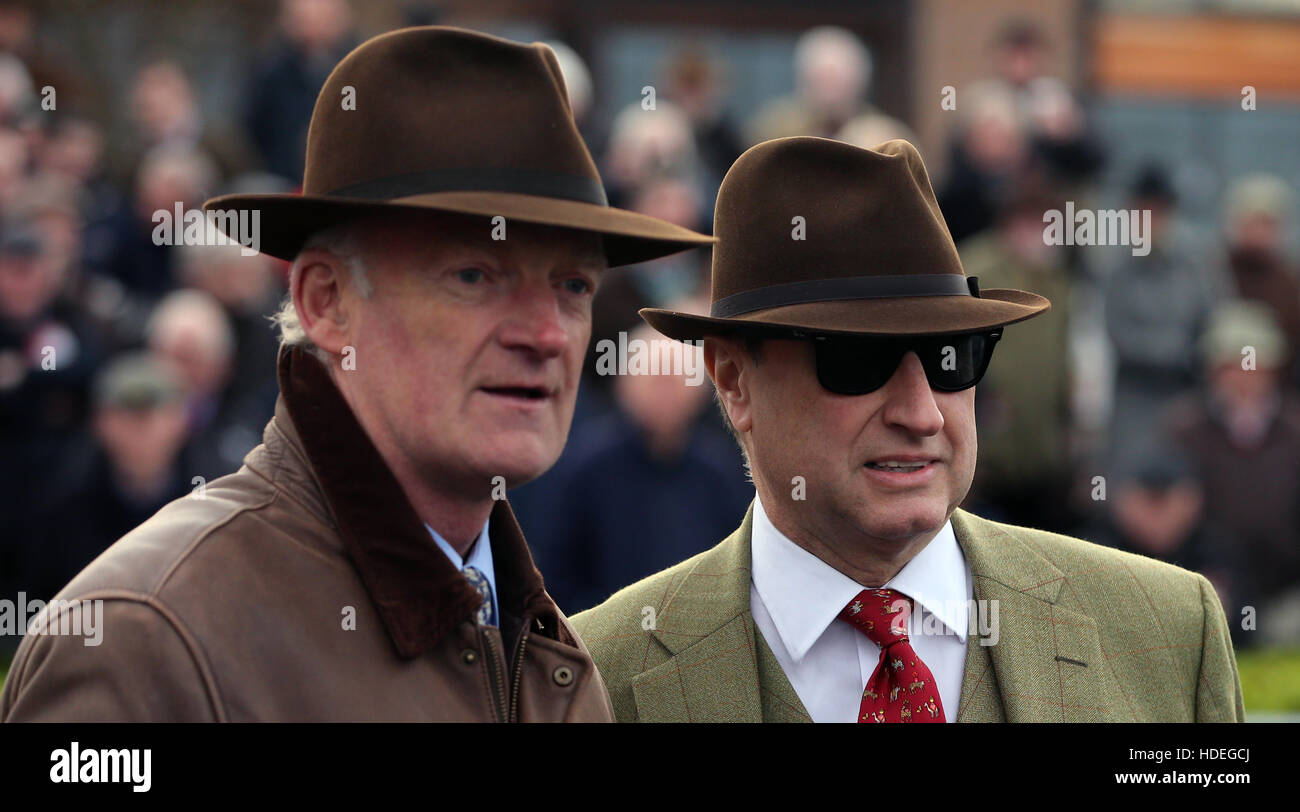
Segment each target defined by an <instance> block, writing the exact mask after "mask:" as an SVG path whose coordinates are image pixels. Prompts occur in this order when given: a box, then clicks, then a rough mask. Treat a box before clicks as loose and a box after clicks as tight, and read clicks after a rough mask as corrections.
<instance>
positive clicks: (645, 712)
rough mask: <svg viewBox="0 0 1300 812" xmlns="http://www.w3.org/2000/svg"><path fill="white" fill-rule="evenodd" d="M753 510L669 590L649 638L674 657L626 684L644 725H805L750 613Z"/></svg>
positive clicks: (805, 714)
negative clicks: (775, 722)
mask: <svg viewBox="0 0 1300 812" xmlns="http://www.w3.org/2000/svg"><path fill="white" fill-rule="evenodd" d="M753 519H754V512H753V506H752V505H751V506H750V509H749V511H748V512H747V513H746V514H745V520H744V522H743V523H742V524H741V526H740V528H739V529H738V530H737V531H736V532H734V533H732V534H731V535H730V536H728V537H727V538H726V539H725V540H724V541H723V542H722V543H721V544H719V545H718V546H717V547H714V548H713V549H712V550H710V551H708V552H707V553H704V554H703V555H701V556H700V557H699V559H698V561H697V562H696V564H695V566H694V567H691V568H690V569H689V570H687V571H686V573H685V575H683V576H682V577H681V578H680V579H677V580H675V581H674V582H673V583H671V584H669V586H668V589H667V591H666V593H665V594H664V598H663V600H662V601H661V602H660V605H659V607H658V608H656V616H655V618H654V629H653V631H652V634H653V635H654V636H655V638H656V639H657V640H658V641H659V642H660V643H662V644H663V645H664V647H665V648H667V649H668V650H669V651H670V652H671V653H672V657H671V658H670V659H668V660H667V661H666V662H664V663H662V664H660V665H659V666H657V667H655V668H652V669H650V670H649V671H646V672H644V673H642V674H640V675H638V676H637V677H636V678H635V679H634V680H633V682H632V690H633V694H634V695H635V697H636V706H637V717H638V719H639V720H640V721H643V722H763V721H811V720H810V718H809V717H808V712H807V711H806V710H804V707H803V704H802V703H801V702H799V697H798V696H797V695H796V694H795V692H794V688H793V687H791V685H790V681H789V680H788V679H786V676H785V674H784V672H782V671H781V666H780V665H779V664H778V663H777V661H776V657H775V656H774V655H773V654H772V651H771V649H770V648H768V646H767V643H766V642H765V641H764V640H763V639H762V636H761V635H759V633H758V631H757V629H756V628H755V626H754V616H753V614H751V612H750V605H749V585H750V557H749V556H750V532H751V528H752V526H753Z"/></svg>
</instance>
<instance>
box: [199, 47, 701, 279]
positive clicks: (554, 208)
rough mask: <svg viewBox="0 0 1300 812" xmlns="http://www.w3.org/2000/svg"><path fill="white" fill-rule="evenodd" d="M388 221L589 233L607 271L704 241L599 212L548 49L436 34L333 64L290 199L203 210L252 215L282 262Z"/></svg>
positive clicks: (250, 200)
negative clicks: (359, 226)
mask: <svg viewBox="0 0 1300 812" xmlns="http://www.w3.org/2000/svg"><path fill="white" fill-rule="evenodd" d="M394 208H400V209H414V210H433V211H441V212H449V213H456V214H468V215H482V216H484V217H489V218H491V217H496V216H501V217H504V218H506V221H507V222H509V221H513V220H518V221H522V222H526V223H536V224H540V225H546V226H556V227H560V228H569V229H577V230H580V231H586V232H594V233H597V234H600V235H601V236H602V240H603V243H604V249H605V254H606V259H607V260H608V263H609V264H610V265H611V266H614V265H625V264H628V263H633V262H642V261H645V260H648V259H654V258H655V257H660V256H664V255H666V254H671V253H674V252H677V251H681V250H683V249H686V248H691V247H694V246H698V245H707V244H710V243H712V242H713V239H712V238H711V237H708V236H706V235H703V234H697V233H696V232H694V231H691V230H690V229H686V228H682V227H681V226H677V225H674V224H673V223H669V222H665V221H663V220H659V219H657V218H654V217H649V216H646V215H643V214H638V213H636V212H631V211H624V210H621V209H615V208H611V207H610V206H609V203H608V201H607V200H606V198H605V191H604V186H603V185H602V183H601V180H600V175H599V173H598V172H597V171H596V165H595V163H594V162H593V161H592V159H591V154H590V153H589V152H588V151H587V147H586V144H584V143H583V140H582V137H581V136H580V135H579V134H578V128H577V125H576V124H575V123H574V120H573V114H572V112H571V110H570V108H569V99H568V94H567V92H566V91H565V85H564V78H563V77H562V76H561V74H560V67H559V63H558V61H557V60H556V57H555V52H554V51H552V50H551V49H550V48H549V47H548V46H546V45H545V44H543V43H533V44H531V45H524V44H521V43H517V42H511V41H509V40H505V39H500V38H498V37H493V36H489V35H487V34H480V33H477V32H473V31H467V30H464V29H459V28H450V27H446V26H421V27H416V28H403V29H399V30H397V31H391V32H389V33H387V34H382V35H380V36H378V37H375V38H373V39H370V40H367V41H366V42H364V43H362V44H361V45H359V46H357V48H356V49H355V50H353V51H352V52H351V53H350V54H348V55H347V56H346V57H344V58H343V60H342V61H341V62H339V64H338V65H337V66H336V67H335V68H334V70H333V72H332V73H330V75H329V78H328V79H326V80H325V85H324V87H322V88H321V91H320V95H319V96H318V97H317V99H316V107H315V109H314V111H313V112H312V117H311V125H310V127H309V128H308V133H307V155H306V169H305V172H304V177H303V189H302V193H301V194H260V195H243V194H237V195H224V196H221V197H216V198H213V199H211V200H208V201H207V202H206V203H204V204H203V209H204V211H209V212H211V211H215V210H220V211H231V210H234V211H238V210H259V211H260V214H259V219H260V231H261V234H260V235H259V238H260V239H259V244H258V245H257V246H255V247H257V248H258V249H259V250H261V251H262V252H263V253H266V254H271V255H272V256H276V257H280V258H282V259H293V258H294V256H295V255H296V254H297V253H298V251H299V249H300V248H301V247H302V245H303V243H304V242H305V241H306V239H307V238H308V237H309V236H310V235H311V234H313V233H315V232H316V231H319V230H321V229H323V228H326V227H328V226H331V225H334V224H337V223H340V222H343V221H346V220H349V219H352V218H355V217H357V216H359V215H366V214H372V213H382V212H384V211H391V210H392V209H394ZM217 222H218V223H219V224H220V223H221V222H222V221H221V220H220V219H218V221H217Z"/></svg>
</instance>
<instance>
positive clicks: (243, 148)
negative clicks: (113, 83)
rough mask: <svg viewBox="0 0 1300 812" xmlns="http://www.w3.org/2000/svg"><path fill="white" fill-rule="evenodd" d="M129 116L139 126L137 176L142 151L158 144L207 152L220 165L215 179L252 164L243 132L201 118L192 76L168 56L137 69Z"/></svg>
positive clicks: (165, 146) (155, 148)
mask: <svg viewBox="0 0 1300 812" xmlns="http://www.w3.org/2000/svg"><path fill="white" fill-rule="evenodd" d="M131 121H132V124H134V125H135V131H136V132H135V138H134V139H133V140H132V145H133V146H134V147H135V149H136V150H137V152H136V158H135V160H134V161H133V164H134V165H133V167H132V174H133V175H134V174H137V173H138V171H139V163H140V161H141V160H143V158H144V156H145V155H147V154H148V153H149V152H152V151H154V150H157V149H160V148H171V149H174V150H176V151H185V150H194V151H197V152H201V153H203V154H205V155H207V156H209V157H210V158H211V159H212V161H213V163H214V165H215V167H216V174H217V177H216V179H215V180H221V179H224V178H230V177H233V176H235V175H237V174H240V173H242V172H246V171H248V170H249V169H251V168H252V163H253V157H252V154H251V153H250V151H249V147H248V145H247V144H246V143H245V142H244V138H243V135H242V134H241V133H240V132H239V131H237V130H234V129H231V128H229V127H226V126H224V125H221V124H212V123H210V122H206V121H204V120H203V117H202V114H201V113H200V110H199V104H198V100H197V99H196V98H195V96H194V88H193V86H192V85H191V84H190V80H189V79H188V78H187V77H186V76H185V73H184V71H182V70H181V68H180V66H179V65H177V64H176V63H175V62H173V61H171V60H170V59H163V60H159V61H156V62H152V63H150V64H147V65H145V66H144V67H143V68H141V69H140V71H139V72H138V73H137V74H136V77H135V82H134V83H133V86H132V88H131Z"/></svg>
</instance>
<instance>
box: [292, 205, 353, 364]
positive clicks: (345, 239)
mask: <svg viewBox="0 0 1300 812" xmlns="http://www.w3.org/2000/svg"><path fill="white" fill-rule="evenodd" d="M357 231H358V229H357V228H356V225H355V224H354V223H342V224H339V225H336V226H330V227H329V228H326V229H323V230H321V231H318V232H316V233H315V234H313V235H311V236H310V237H308V238H307V241H306V242H305V243H303V246H302V248H301V249H299V251H298V256H297V257H296V258H295V259H294V261H293V265H292V266H291V267H290V268H289V278H290V280H291V283H290V286H289V287H290V290H289V293H287V294H286V295H285V297H284V301H283V302H282V303H281V304H280V309H279V311H278V312H276V314H275V315H273V316H271V321H272V322H274V323H275V326H276V327H277V328H278V329H279V331H280V346H282V347H285V346H289V347H302V348H304V349H306V350H307V351H308V352H310V353H311V354H312V355H315V356H316V357H317V358H319V359H320V360H321V361H324V362H326V363H329V360H330V359H329V357H328V355H327V354H326V352H325V351H324V350H322V349H321V348H320V347H317V346H316V345H315V344H314V343H313V342H312V340H311V339H310V338H308V337H307V331H306V330H304V329H303V327H302V321H301V320H299V318H298V311H297V309H296V308H295V307H294V306H293V285H292V280H294V279H296V278H297V276H298V274H300V273H302V269H303V259H302V252H303V251H307V250H309V249H313V248H318V249H320V250H322V251H328V252H329V253H331V254H334V255H335V256H337V257H338V258H339V259H341V260H342V261H343V267H344V268H346V269H347V271H348V278H349V279H350V280H351V281H352V284H354V285H356V287H357V291H358V292H359V293H360V294H361V296H362V298H364V299H369V298H370V297H371V296H372V295H373V294H374V292H375V289H374V286H373V285H371V284H370V277H369V276H368V275H367V274H366V265H365V262H364V260H363V259H362V252H361V239H360V237H359V235H358V233H357Z"/></svg>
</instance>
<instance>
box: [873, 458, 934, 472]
mask: <svg viewBox="0 0 1300 812" xmlns="http://www.w3.org/2000/svg"><path fill="white" fill-rule="evenodd" d="M931 462H933V460H921V461H918V462H869V463H867V467H868V468H871V469H873V470H876V471H895V472H897V473H900V474H906V473H911V472H912V471H919V470H921V469H922V468H924V467H925V466H927V465H929V464H930V463H931Z"/></svg>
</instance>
